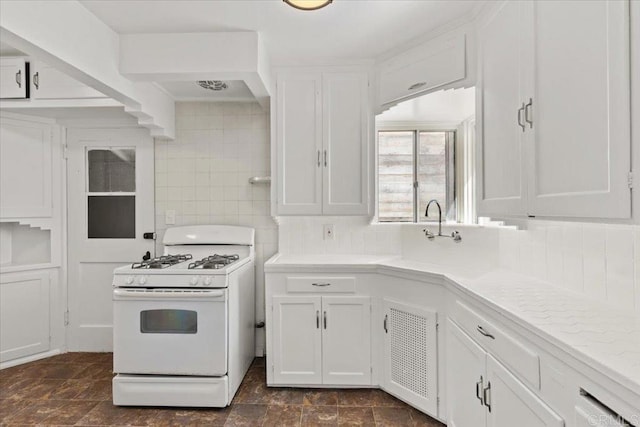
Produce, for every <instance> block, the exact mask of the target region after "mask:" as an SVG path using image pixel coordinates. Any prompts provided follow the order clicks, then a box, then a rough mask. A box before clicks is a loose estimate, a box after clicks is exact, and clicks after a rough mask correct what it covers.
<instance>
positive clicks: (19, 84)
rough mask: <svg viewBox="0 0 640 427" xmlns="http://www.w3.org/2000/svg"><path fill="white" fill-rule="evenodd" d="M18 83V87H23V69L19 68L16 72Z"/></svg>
mask: <svg viewBox="0 0 640 427" xmlns="http://www.w3.org/2000/svg"><path fill="white" fill-rule="evenodd" d="M16 83H17V84H18V87H22V70H18V72H17V73H16Z"/></svg>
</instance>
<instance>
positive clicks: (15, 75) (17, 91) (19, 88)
mask: <svg viewBox="0 0 640 427" xmlns="http://www.w3.org/2000/svg"><path fill="white" fill-rule="evenodd" d="M27 77H28V72H27V62H26V61H25V59H24V58H9V57H5V58H0V99H24V98H27V96H28V91H27V89H28V87H29V85H28V78H27Z"/></svg>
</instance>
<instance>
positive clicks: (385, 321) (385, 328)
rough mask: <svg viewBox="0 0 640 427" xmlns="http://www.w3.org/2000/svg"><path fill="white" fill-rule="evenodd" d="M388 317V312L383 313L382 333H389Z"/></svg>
mask: <svg viewBox="0 0 640 427" xmlns="http://www.w3.org/2000/svg"><path fill="white" fill-rule="evenodd" d="M388 318H389V315H388V314H385V315H384V322H382V326H383V327H384V333H385V334H388V333H389V329H387V319H388Z"/></svg>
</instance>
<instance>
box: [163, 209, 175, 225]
mask: <svg viewBox="0 0 640 427" xmlns="http://www.w3.org/2000/svg"><path fill="white" fill-rule="evenodd" d="M164 223H165V224H166V225H174V224H175V223H176V211H174V210H167V211H164Z"/></svg>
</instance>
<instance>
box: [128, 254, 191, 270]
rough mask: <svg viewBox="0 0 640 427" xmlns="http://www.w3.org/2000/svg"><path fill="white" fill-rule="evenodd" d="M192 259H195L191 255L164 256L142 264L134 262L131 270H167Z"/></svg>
mask: <svg viewBox="0 0 640 427" xmlns="http://www.w3.org/2000/svg"><path fill="white" fill-rule="evenodd" d="M191 258H193V257H192V256H191V254H185V255H163V256H159V257H155V258H151V259H145V260H143V261H142V262H134V263H133V264H131V268H134V269H138V268H143V269H145V268H167V267H171V266H172V265H175V264H179V263H181V262H184V261H189V260H190V259H191Z"/></svg>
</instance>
